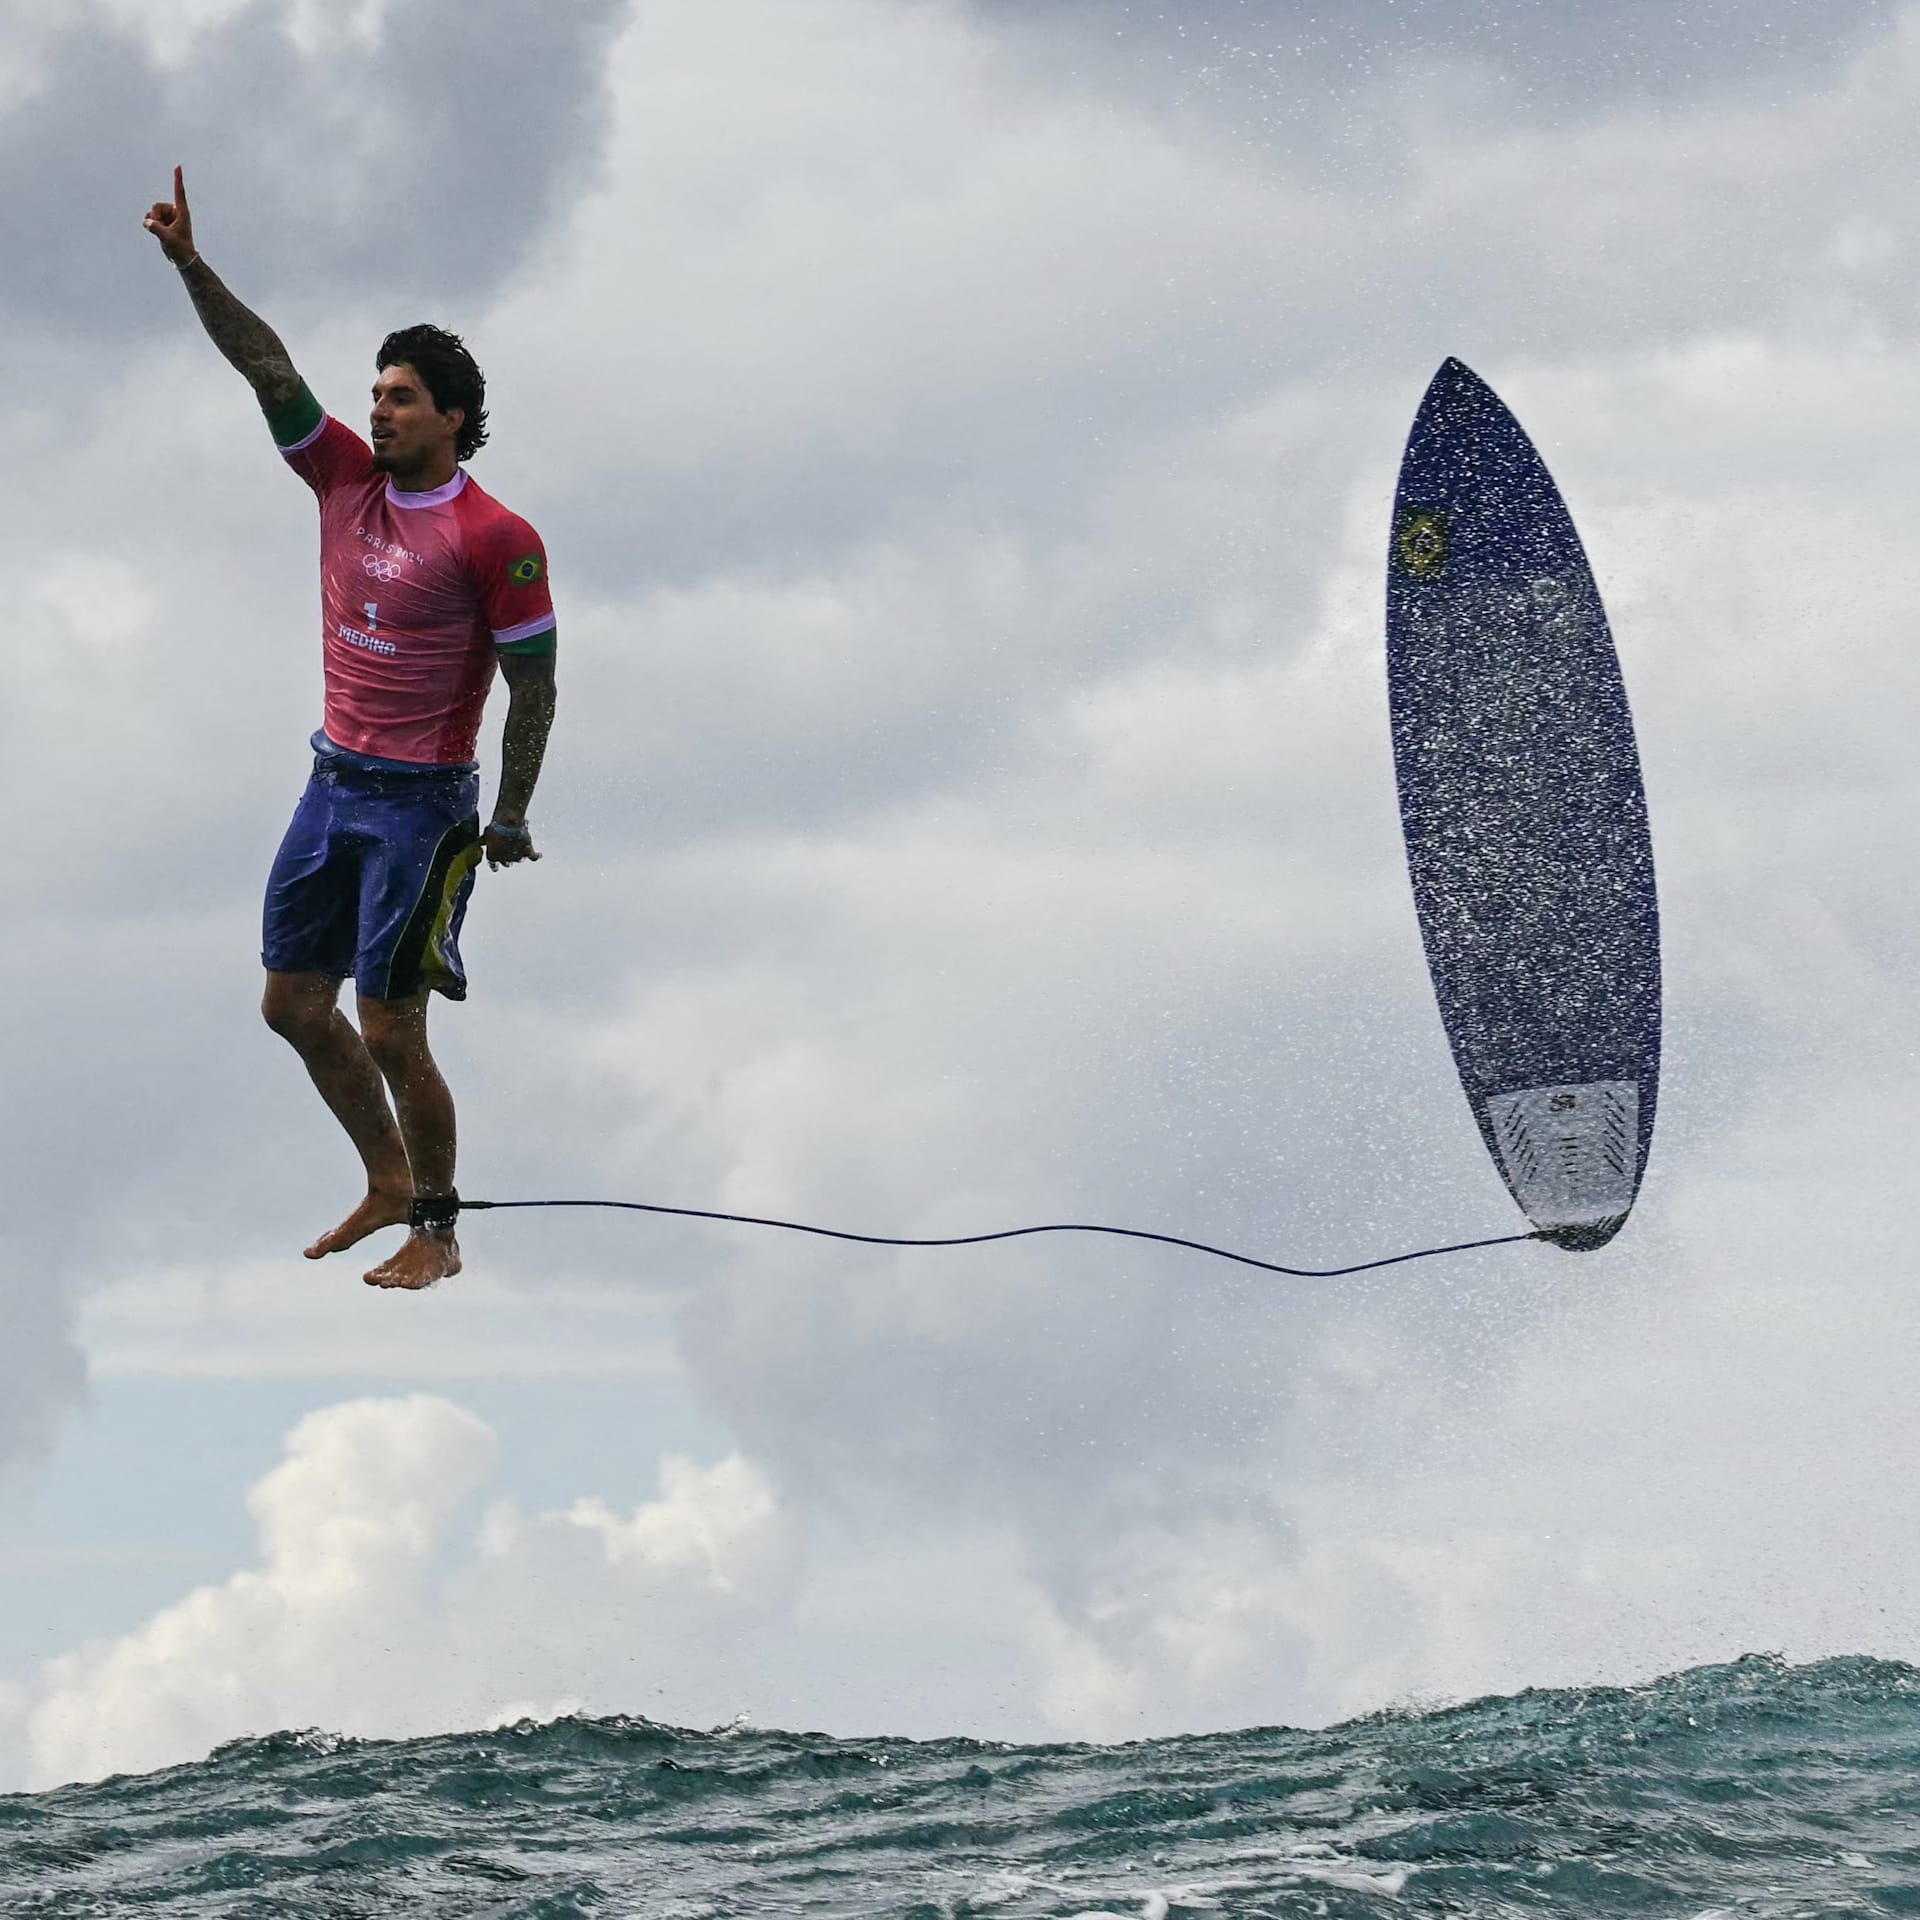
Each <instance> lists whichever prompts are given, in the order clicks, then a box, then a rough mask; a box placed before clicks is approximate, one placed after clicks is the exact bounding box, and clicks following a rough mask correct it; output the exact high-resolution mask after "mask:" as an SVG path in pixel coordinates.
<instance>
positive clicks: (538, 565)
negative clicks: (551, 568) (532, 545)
mask: <svg viewBox="0 0 1920 1920" xmlns="http://www.w3.org/2000/svg"><path fill="white" fill-rule="evenodd" d="M546 570H547V569H546V565H545V563H544V562H543V561H542V560H541V558H540V556H539V555H538V554H537V553H530V554H528V555H527V557H526V558H525V559H524V560H516V561H515V562H514V563H513V565H512V566H510V567H509V568H508V569H507V578H508V579H509V580H511V581H512V582H513V584H514V585H515V586H516V587H530V586H532V585H533V583H534V582H535V581H536V580H538V579H539V578H540V576H541V575H542V574H543V573H545V572H546Z"/></svg>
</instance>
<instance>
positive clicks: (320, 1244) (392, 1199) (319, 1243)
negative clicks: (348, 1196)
mask: <svg viewBox="0 0 1920 1920" xmlns="http://www.w3.org/2000/svg"><path fill="white" fill-rule="evenodd" d="M412 1200H413V1189H412V1188H411V1187H409V1188H408V1189H407V1191H406V1192H405V1193H383V1192H382V1191H380V1190H379V1189H378V1188H376V1187H369V1188H368V1189H367V1197H366V1198H365V1199H364V1200H362V1201H361V1202H360V1204H359V1205H358V1206H357V1207H355V1208H354V1210H353V1211H352V1212H351V1213H350V1214H348V1215H347V1217H346V1218H345V1219H344V1220H342V1221H341V1222H340V1224H339V1225H338V1226H337V1227H334V1228H332V1229H331V1230H330V1231H328V1232H326V1233H323V1234H322V1235H321V1236H320V1238H319V1239H318V1240H316V1241H315V1242H314V1243H313V1245H312V1246H310V1247H309V1248H308V1249H307V1258H308V1259H309V1260H324V1259H325V1258H326V1257H327V1255H328V1254H330V1253H339V1252H341V1251H342V1250H343V1249H344V1248H347V1247H350V1246H352V1245H353V1244H354V1243H355V1242H356V1241H359V1240H364V1239H365V1238H366V1237H367V1235H368V1234H370V1233H378V1232H379V1231H380V1229H381V1228H382V1227H398V1226H404V1225H405V1224H406V1219H407V1210H408V1207H409V1206H410V1205H411V1203H412Z"/></svg>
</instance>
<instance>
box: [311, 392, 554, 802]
mask: <svg viewBox="0 0 1920 1920" xmlns="http://www.w3.org/2000/svg"><path fill="white" fill-rule="evenodd" d="M281 453H282V454H283V456H284V457H285V459H286V462H287V464H288V465H289V466H290V467H291V468H292V469H293V470H294V472H295V473H297V474H298V475H299V476H300V477H301V479H303V480H304V481H305V482H306V483H307V485H308V486H310V487H311V488H312V489H313V490H314V492H315V494H316V495H318V497H319V501H320V610H321V635H322V645H323V653H324V661H325V667H326V683H327V705H326V722H325V724H326V731H327V738H328V739H329V740H331V741H332V742H333V743H334V745H335V746H337V747H345V748H347V749H348V750H349V751H350V752H353V753H365V754H373V755H375V756H377V757H378V758H380V759H383V760H409V761H414V762H417V763H420V764H425V765H435V766H453V765H461V764H464V763H466V762H468V761H471V760H472V759H473V757H474V746H475V743H476V742H477V741H478V739H479V736H480V711H481V709H482V708H483V707H484V706H485V705H486V702H487V690H488V689H489V688H490V687H491V686H492V685H493V676H494V652H495V649H496V648H499V647H504V646H511V645H512V644H513V643H514V642H515V641H517V640H531V639H533V638H535V637H536V636H537V635H539V634H542V633H546V632H548V631H549V630H550V629H551V628H552V626H553V624H554V621H553V601H552V598H551V597H550V595H549V593H548V590H547V556H546V552H545V550H544V549H543V548H542V546H541V544H540V536H539V535H538V534H537V533H535V532H534V530H533V529H532V528H531V527H530V526H529V525H528V524H527V523H526V521H524V520H522V519H521V518H520V516H519V515H518V514H517V513H509V512H508V511H507V510H506V508H505V507H503V506H501V505H500V503H499V502H498V501H497V500H495V499H494V498H493V497H492V496H491V495H490V494H488V493H487V492H486V491H485V490H484V489H483V488H481V487H480V486H479V485H478V484H477V483H476V482H475V481H473V480H472V479H471V478H470V477H469V476H468V475H467V473H466V472H465V471H464V470H462V471H461V472H458V473H456V474H455V475H454V476H453V478H452V479H451V480H449V481H448V482H447V484H446V485H445V486H444V487H436V488H435V489H434V490H433V491H432V492H431V493H401V492H398V491H397V490H396V489H395V488H394V487H393V486H392V485H391V484H390V483H389V482H388V480H387V476H386V475H385V474H383V473H380V472H378V471H377V470H376V469H375V467H374V464H373V455H372V453H371V451H369V449H368V447H367V443H366V442H365V441H364V440H362V439H361V438H360V436H359V435H358V434H357V433H355V432H354V431H353V429H352V428H351V427H346V426H342V425H341V423H340V422H339V421H338V420H335V419H333V418H332V417H331V416H330V415H329V416H326V417H323V418H322V420H321V422H320V424H319V426H317V427H316V428H315V429H314V430H313V432H312V433H310V434H308V435H307V437H306V438H305V439H304V440H301V441H300V442H299V443H298V444H297V445H295V446H291V447H283V448H282V449H281Z"/></svg>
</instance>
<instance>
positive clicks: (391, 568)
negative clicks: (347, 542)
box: [360, 553, 400, 580]
mask: <svg viewBox="0 0 1920 1920" xmlns="http://www.w3.org/2000/svg"><path fill="white" fill-rule="evenodd" d="M360 564H361V566H363V567H364V568H365V569H366V570H367V572H369V573H370V574H372V575H373V577H374V578H375V579H376V580H398V579H399V578H400V562H399V561H398V560H383V559H381V557H380V556H379V555H378V554H377V553H367V554H362V555H361V556H360Z"/></svg>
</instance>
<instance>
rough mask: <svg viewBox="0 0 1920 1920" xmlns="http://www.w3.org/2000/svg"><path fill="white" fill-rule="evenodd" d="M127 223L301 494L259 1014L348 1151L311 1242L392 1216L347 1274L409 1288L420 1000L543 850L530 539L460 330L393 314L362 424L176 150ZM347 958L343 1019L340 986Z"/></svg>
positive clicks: (547, 632)
mask: <svg viewBox="0 0 1920 1920" xmlns="http://www.w3.org/2000/svg"><path fill="white" fill-rule="evenodd" d="M145 225H146V228H147V231H148V232H149V233H151V234H152V235H153V236H154V237H155V239H157V240H158V241H159V243H160V249H161V251H162V253H164V254H165V255H166V258H167V259H168V261H169V262H170V263H171V264H172V265H173V266H174V267H175V268H177V269H178V270H179V273H180V277H181V278H182V280H184V281H185V283H186V288H187V292H188V294H189V296H190V297H191V299H192V301H193V305H194V309H195V311H196V312H197V313H198V314H199V316H200V321H201V324H202V325H203V326H204V327H205V328H206V330H207V334H208V337H209V338H210V339H211V340H212V341H213V344H214V345H215V346H216V347H218V348H219V350H220V352H221V353H222V354H223V355H224V356H225V357H226V359H227V361H228V362H229V364H230V365H232V366H233V367H234V368H235V369H236V370H237V371H238V372H239V373H240V374H241V375H242V376H243V377H244V378H245V379H246V381H247V382H248V384H249V385H250V386H251V387H252V388H253V391H254V396H255V398H256V399H258V401H259V402H260V406H261V410H262V411H263V412H264V413H265V415H266V419H267V426H268V429H269V430H270V431H271V433H272V435H273V438H274V443H275V445H276V446H277V447H278V448H279V450H280V453H281V455H282V456H283V457H284V458H285V460H286V461H287V464H288V465H289V466H291V467H292V468H293V470H294V472H295V473H297V474H298V475H299V476H300V478H301V479H303V480H304V481H305V482H306V483H307V485H308V486H309V487H311V488H312V489H313V491H314V493H315V495H316V496H317V498H318V501H319V507H320V580H321V606H322V635H321V640H322V659H323V665H324V669H325V681H326V702H325V709H324V719H323V723H322V725H321V727H320V730H319V731H318V732H317V733H315V734H314V736H313V749H314V765H313V774H312V778H311V779H310V781H309V782H308V785H307V789H306V791H305V793H304V794H303V795H302V796H301V799H300V803H299V805H298V806H297V807H296V809H295V811H294V816H293V822H292V824H291V826H289V828H288V829H287V834H286V838H285V839H284V841H283V842H282V843H281V847H280V852H279V855H278V857H277V858H276V860H275V861H274V865H273V870H272V873H271V875H270V876H269V878H268V881H267V897H266V908H265V914H264V937H263V940H262V948H261V958H262V960H263V962H264V964H265V966H266V970H267V981H266V992H265V995H264V997H263V1000H262V1003H261V1012H262V1013H263V1014H264V1016H265V1018H266V1022H267V1025H268V1026H269V1027H271V1028H272V1029H273V1031H274V1032H275V1033H277V1034H280V1035H281V1036H282V1037H283V1038H284V1039H286V1040H288V1041H289V1042H291V1044H292V1046H293V1048H294V1050H295V1051H296V1052H297V1053H298V1054H299V1056H300V1058H301V1060H302V1061H303V1062H304V1063H305V1065H306V1069H307V1072H308V1074H309V1075H310V1076H311V1077H312V1080H313V1084H314V1086H315V1087H316V1088H317V1089H318V1090H319V1093H320V1097H321V1098H322V1099H323V1100H324V1101H325V1102H326V1104H327V1106H328V1108H329V1109H330V1111H331V1112H332V1114H333V1116H334V1118H335V1119H336V1120H338V1121H339V1123H340V1125H341V1126H342V1127H343V1128H344V1129H345V1131H346V1134H347V1137H348V1138H349V1139H350V1140H351V1141H352V1142H353V1145H354V1147H355V1148H356V1149H357V1150H358V1152H359V1155H360V1159H361V1162H362V1164H363V1165H364V1167H365V1169H366V1177H367V1191H366V1197H365V1198H364V1199H363V1200H362V1201H361V1202H360V1204H359V1205H358V1206H356V1207H355V1208H354V1209H353V1210H352V1212H350V1213H349V1214H348V1215H347V1216H346V1218H345V1219H344V1220H342V1221H341V1222H340V1224H339V1225H338V1226H336V1227H334V1228H332V1229H331V1230H330V1231H328V1232H326V1233H323V1234H322V1235H321V1236H320V1237H319V1239H317V1240H316V1241H314V1243H313V1244H312V1245H311V1246H310V1247H308V1248H307V1250H306V1252H307V1258H308V1259H309V1260H318V1259H321V1258H322V1257H323V1256H325V1255H327V1254H329V1253H338V1252H340V1251H341V1250H342V1249H344V1248H347V1247H351V1246H353V1245H355V1244H356V1243H357V1242H358V1241H360V1240H363V1239H365V1238H366V1236H367V1235H368V1234H370V1233H374V1232H377V1231H378V1230H379V1229H380V1228H382V1227H388V1226H398V1225H406V1226H407V1227H408V1228H409V1232H408V1235H407V1238H406V1240H405V1241H404V1242H403V1243H402V1245H401V1246H400V1248H399V1249H398V1250H397V1251H396V1252H395V1253H394V1254H392V1255H391V1256H390V1257H389V1258H388V1259H385V1260H383V1261H381V1262H380V1263H379V1265H377V1266H375V1267H374V1268H373V1269H372V1270H371V1271H370V1272H369V1273H368V1274H367V1276H366V1278H367V1282H368V1284H369V1285H371V1286H376V1287H402V1288H408V1289H417V1288H421V1287H430V1286H432V1285H433V1283H434V1282H435V1281H436V1280H441V1279H444V1278H446V1277H447V1276H448V1275H450V1274H455V1273H458V1272H459V1271H460V1248H459V1243H458V1241H457V1240H456V1239H455V1237H454V1222H455V1219H456V1216H457V1213H458V1209H459V1200H458V1196H457V1194H456V1192H455V1189H454V1151H455V1127H454V1108H453V1099H452V1096H451V1095H450V1094H449V1092H448V1090H447V1084H446V1082H445V1080H444V1079H443V1078H442V1077H441V1074H440V1070H439V1068H438V1067H437V1066H436V1065H435V1064H434V1059H433V1055H432V1053H431V1052H430V1051H429V1049H428V1046H427V1000H428V995H429V994H430V993H433V992H439V993H442V994H445V995H446V996H447V997H448V998H449V999H452V1000H461V999H464V998H465V997H466V990H467V982H466V974H465V971H464V969H463V968H462V965H461V961H460V951H459V944H458V942H459V934H460V927H461V922H462V920H463V918H464V916H465V913H466V907H467V899H468V896H469V894H470V893H471V892H472V889H473V877H474V870H475V869H476V867H477V866H478V865H479V863H480V860H481V857H482V855H483V854H484V856H485V858H486V861H487V864H488V865H489V866H490V867H512V866H517V865H518V864H519V863H520V862H522V861H525V860H537V859H539V857H540V855H539V853H538V852H537V851H536V850H535V847H534V844H533V838H532V835H531V833H530V832H529V830H528V827H527V808H528V806H529V804H530V802H531V801H532V799H533V790H534V785H535V782H536V781H537V780H538V778H539V774H540V764H541V760H542V758H543V756H544V754H545V752H546V745H547V733H548V729H549V728H550V727H551V725H552V723H553V709H554V645H555V640H554V617H553V602H552V600H551V598H550V597H549V593H548V587H547V563H546V553H545V550H544V548H543V547H542V546H541V543H540V538H539V536H538V535H537V534H536V533H535V532H534V530H533V528H532V527H531V526H529V525H528V524H527V522H526V521H524V520H523V519H521V518H520V517H519V516H518V515H517V514H513V513H509V512H508V511H507V510H506V508H504V507H502V506H501V505H499V504H498V503H497V502H496V501H495V500H493V499H492V498H491V497H490V496H489V495H488V494H486V493H484V492H482V491H481V489H480V487H479V486H478V485H477V484H476V483H475V482H474V481H473V480H472V479H470V478H469V477H468V475H467V472H466V468H465V466H464V464H463V463H464V462H465V461H467V460H470V459H471V458H472V457H473V455H474V454H475V453H476V452H477V451H478V450H479V448H480V447H481V446H482V445H484V444H485V442H486V438H487V425H486V422H487V412H486V404H485V402H486V383H485V380H484V379H483V378H482V376H481V372H480V369H479V367H478V366H477V365H476V364H475V363H474V359H473V356H472V355H471V354H470V353H469V352H468V351H467V349H466V347H465V345H464V344H463V343H462V342H461V340H460V339H459V337H458V336H457V335H455V334H451V333H447V332H444V331H442V330H441V329H440V328H438V327H434V326H425V325H422V326H412V327H406V328H403V329H401V330H400V331H399V332H396V333H391V334H389V335H388V336H387V338H386V339H385V340H384V341H383V342H382V343H381V346H380V349H379V352H378V353H377V355H376V356H375V363H374V364H375V368H376V373H377V378H376V379H375V381H374V385H373V409H372V415H371V422H370V429H371V430H370V439H371V443H372V444H371V445H370V446H369V444H368V442H367V441H363V440H362V439H361V438H360V437H359V435H358V434H356V433H354V432H353V431H352V430H351V429H350V428H349V427H347V426H345V425H344V424H343V423H342V422H340V421H338V420H336V419H334V418H332V417H331V416H330V415H329V414H327V413H326V412H325V411H324V410H323V409H322V408H321V405H320V403H319V401H318V400H316V399H315V398H314V396H313V394H312V392H311V391H310V390H309V389H308V387H307V384H306V382H305V381H304V380H302V379H301V377H300V375H299V373H298V372H297V371H296V370H295V368H294V365H293V362H292V360H291V359H290V358H289V357H288V354H287V350H286V348H285V346H283V345H282V344H281V341H280V338H279V336H278V335H277V334H276V333H275V332H274V331H273V329H272V328H271V327H269V326H268V325H267V324H266V323H265V322H264V321H263V320H261V319H260V318H259V316H258V315H256V314H254V313H252V312H250V311H249V310H248V309H247V308H246V307H244V306H242V305H241V303H240V302H239V301H238V300H236V299H235V298H234V296H233V295H232V294H231V293H229V292H228V291H227V289H226V287H225V286H224V285H223V284H222V283H221V281H220V279H219V277H218V276H217V275H216V274H215V273H214V271H213V269H212V268H211V267H209V266H208V265H207V263H206V262H205V261H204V260H203V259H202V258H201V257H200V254H199V251H198V250H197V248H196V247H195V246H194V241H193V220H192V216H191V214H190V213H189V212H188V208H187V194H186V184H185V181H184V180H183V178H182V176H181V170H180V169H179V168H178V167H176V168H174V170H173V198H172V200H171V201H165V200H162V201H157V202H156V203H155V204H154V206H153V207H152V209H151V210H150V211H149V212H148V214H147V216H146V220H145ZM496 662H497V663H498V666H497V671H498V672H499V674H500V675H501V677H502V678H503V679H504V680H505V681H506V683H507V694H508V701H507V719H506V731H505V736H504V739H503V741H502V748H501V772H500V784H499V789H498V791H497V793H496V795H495V799H494V806H493V813H492V816H491V819H490V821H489V823H488V825H487V826H486V827H485V828H484V829H483V828H482V827H481V825H480V820H479V813H478V805H479V792H480V778H479V769H478V766H477V765H476V763H475V760H474V751H475V745H476V742H477V739H478V736H479V729H480V718H481V711H482V709H483V708H484V706H485V704H486V698H487V693H488V690H489V688H490V687H491V685H492V682H493V677H494V674H495V671H496ZM349 977H351V978H352V979H353V981H354V983H355V988H356V1010H357V1012H358V1015H359V1026H358V1028H357V1029H356V1028H355V1026H354V1024H353V1022H351V1021H350V1020H348V1019H347V1017H346V1016H345V1014H344V1013H342V1012H341V1010H340V1007H339V1004H338V1003H339V997H340V988H341V985H342V983H343V982H344V981H345V980H346V979H347V978H349ZM389 1095H391V1099H389Z"/></svg>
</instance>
